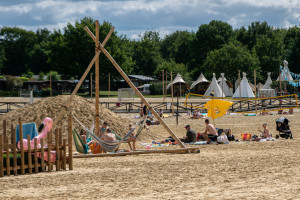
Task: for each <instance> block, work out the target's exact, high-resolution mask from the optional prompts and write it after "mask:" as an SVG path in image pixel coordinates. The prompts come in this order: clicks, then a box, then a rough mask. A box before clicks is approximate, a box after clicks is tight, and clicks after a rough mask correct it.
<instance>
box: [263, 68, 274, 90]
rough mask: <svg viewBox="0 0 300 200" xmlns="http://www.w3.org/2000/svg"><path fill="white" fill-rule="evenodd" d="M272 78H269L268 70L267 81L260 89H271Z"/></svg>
mask: <svg viewBox="0 0 300 200" xmlns="http://www.w3.org/2000/svg"><path fill="white" fill-rule="evenodd" d="M271 84H272V79H271V72H268V78H267V81H266V83H265V85H264V87H263V88H262V89H271Z"/></svg>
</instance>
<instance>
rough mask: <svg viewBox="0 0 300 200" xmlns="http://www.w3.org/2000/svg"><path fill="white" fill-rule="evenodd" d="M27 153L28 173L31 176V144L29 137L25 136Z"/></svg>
mask: <svg viewBox="0 0 300 200" xmlns="http://www.w3.org/2000/svg"><path fill="white" fill-rule="evenodd" d="M27 141H28V142H27V144H28V145H27V153H28V173H29V174H32V160H31V142H30V135H27Z"/></svg>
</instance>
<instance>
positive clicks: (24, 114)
mask: <svg viewBox="0 0 300 200" xmlns="http://www.w3.org/2000/svg"><path fill="white" fill-rule="evenodd" d="M68 98H69V96H68V95H60V96H56V97H48V98H45V99H40V100H38V101H35V102H34V103H33V104H28V105H26V106H25V107H22V108H19V109H16V110H13V111H11V112H9V113H6V114H4V115H0V121H2V120H3V119H5V120H6V121H7V123H8V127H10V124H13V125H14V126H16V124H18V118H19V117H21V118H22V123H23V124H25V123H31V122H34V123H36V125H37V126H39V125H40V124H41V123H42V121H43V119H44V118H45V117H50V118H52V119H53V120H55V119H56V117H57V115H58V114H59V112H60V111H61V110H62V108H63V106H64V105H65V102H66V101H67V99H68ZM10 101H11V100H10ZM69 114H71V115H74V116H76V118H78V119H79V121H81V123H82V124H83V125H85V126H86V127H88V128H90V127H91V125H92V124H93V121H94V119H95V117H94V116H95V106H94V103H92V102H91V101H89V100H88V99H85V98H82V97H80V96H75V97H74V99H73V101H72V103H71V105H70V106H69V109H68V111H67V112H66V113H65V114H64V116H63V117H62V119H61V120H60V123H59V124H58V127H62V129H63V133H66V130H67V126H68V115H69ZM99 115H100V120H101V121H107V122H108V123H109V126H110V127H111V128H112V129H113V130H114V131H115V132H116V133H118V134H119V135H125V134H126V132H127V127H128V124H129V123H130V122H131V121H130V120H127V119H124V118H123V117H120V116H118V115H117V114H115V113H114V112H112V111H110V110H108V109H106V108H103V107H100V110H99ZM73 126H74V127H75V128H76V129H78V130H79V129H81V128H82V127H81V126H80V125H79V123H77V122H76V121H75V120H73ZM0 131H2V126H0ZM8 134H10V131H8Z"/></svg>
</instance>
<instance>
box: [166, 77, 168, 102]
mask: <svg viewBox="0 0 300 200" xmlns="http://www.w3.org/2000/svg"><path fill="white" fill-rule="evenodd" d="M167 87H168V72H167V71H166V98H167V95H168V90H167Z"/></svg>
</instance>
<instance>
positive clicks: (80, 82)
mask: <svg viewBox="0 0 300 200" xmlns="http://www.w3.org/2000/svg"><path fill="white" fill-rule="evenodd" d="M84 29H85V30H86V31H89V32H88V33H91V32H90V30H89V28H87V27H85V28H84ZM113 32H114V27H112V28H111V29H110V31H109V33H108V34H107V36H106V38H105V39H104V40H103V42H102V46H105V44H106V43H107V41H108V39H109V38H110V36H111V34H112V33H113ZM92 36H93V37H92ZM92 36H91V37H92V39H93V40H96V38H95V36H94V35H93V34H92ZM100 53H101V51H99V52H98V53H97V54H96V55H95V56H94V58H93V59H92V60H91V62H90V64H89V65H88V67H87V69H86V70H85V72H84V74H83V75H82V77H81V79H80V80H79V82H78V84H77V85H76V87H75V89H74V90H73V92H72V94H71V96H70V97H69V99H68V100H67V101H66V102H65V104H64V106H63V107H62V109H61V111H60V113H59V114H58V115H57V117H56V119H55V120H54V122H53V126H52V127H53V128H54V127H55V126H56V125H57V123H58V122H59V120H60V119H61V118H62V116H63V115H64V114H65V112H66V110H67V109H68V107H69V106H70V104H71V102H72V100H73V98H74V96H75V94H76V93H77V91H78V89H79V88H80V86H81V84H82V82H83V81H84V79H85V78H86V76H87V75H88V73H89V71H90V70H91V68H92V67H93V65H94V63H95V60H96V59H97V57H99V55H100Z"/></svg>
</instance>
